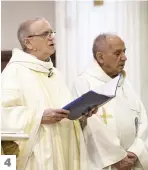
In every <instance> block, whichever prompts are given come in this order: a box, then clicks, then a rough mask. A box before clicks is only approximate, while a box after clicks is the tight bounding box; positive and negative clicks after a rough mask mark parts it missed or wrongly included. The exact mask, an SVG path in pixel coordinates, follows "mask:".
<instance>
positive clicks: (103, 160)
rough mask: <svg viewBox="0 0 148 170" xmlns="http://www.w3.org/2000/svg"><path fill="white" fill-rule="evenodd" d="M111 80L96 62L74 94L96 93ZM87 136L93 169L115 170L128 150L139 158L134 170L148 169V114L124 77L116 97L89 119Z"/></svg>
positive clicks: (88, 69) (78, 80) (75, 88)
mask: <svg viewBox="0 0 148 170" xmlns="http://www.w3.org/2000/svg"><path fill="white" fill-rule="evenodd" d="M110 80H111V78H110V77H109V76H108V75H107V74H106V73H105V72H104V71H103V70H102V69H101V67H100V66H99V65H98V64H97V62H96V61H95V60H94V61H93V62H92V64H91V65H90V66H88V67H87V68H86V70H84V71H83V72H82V73H81V74H80V75H79V76H78V78H77V79H76V81H75V83H74V87H73V95H74V96H75V97H78V96H81V95H82V94H84V93H85V92H87V91H89V90H95V91H96V89H97V88H98V89H99V88H101V87H102V86H103V85H104V84H105V83H107V82H109V81H110ZM105 116H106V119H104V118H103V117H105ZM83 133H84V136H85V142H86V145H87V152H88V157H89V164H90V169H91V170H101V169H108V170H109V169H110V170H113V169H114V168H112V167H111V165H112V164H114V163H116V162H118V161H120V160H121V159H123V158H124V157H125V156H126V155H127V151H131V152H133V153H135V154H136V155H137V156H138V161H137V163H136V165H135V167H134V168H133V169H132V170H148V148H147V145H148V143H147V142H146V139H147V138H148V120H147V114H146V111H145V109H144V106H143V104H142V102H141V101H140V99H139V98H138V97H137V95H136V94H135V92H134V91H133V89H132V88H131V85H130V84H129V82H128V80H127V79H126V77H125V75H124V74H123V77H122V79H121V80H120V82H119V86H118V88H117V95H116V97H115V98H114V99H112V100H111V101H110V102H108V103H107V104H105V105H104V106H103V107H101V108H99V110H98V113H97V114H96V115H93V116H92V117H91V118H89V119H88V120H87V126H86V127H85V128H84V130H83Z"/></svg>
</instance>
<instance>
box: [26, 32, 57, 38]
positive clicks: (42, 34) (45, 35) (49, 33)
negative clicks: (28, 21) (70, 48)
mask: <svg viewBox="0 0 148 170" xmlns="http://www.w3.org/2000/svg"><path fill="white" fill-rule="evenodd" d="M55 33H56V32H55V31H51V32H49V31H45V32H43V33H41V34H36V35H29V36H28V37H27V38H31V37H50V38H52V37H54V34H55ZM49 35H50V36H49ZM52 35H53V36H52Z"/></svg>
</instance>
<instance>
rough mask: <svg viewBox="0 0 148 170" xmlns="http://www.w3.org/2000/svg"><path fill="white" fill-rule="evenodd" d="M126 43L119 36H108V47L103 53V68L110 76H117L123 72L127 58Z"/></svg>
mask: <svg viewBox="0 0 148 170" xmlns="http://www.w3.org/2000/svg"><path fill="white" fill-rule="evenodd" d="M125 51H126V48H125V44H124V42H123V41H122V40H121V39H120V38H119V37H117V36H113V37H108V38H107V48H106V50H105V51H104V53H103V54H102V61H101V62H102V64H101V66H102V69H103V70H104V71H105V72H106V74H108V75H109V76H110V77H112V78H113V77H115V76H117V75H118V74H119V73H121V72H122V70H123V69H124V66H125V62H126V60H127V58H126V55H125Z"/></svg>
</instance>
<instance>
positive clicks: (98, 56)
mask: <svg viewBox="0 0 148 170" xmlns="http://www.w3.org/2000/svg"><path fill="white" fill-rule="evenodd" d="M96 60H97V61H98V63H99V64H101V65H102V64H103V63H104V54H103V53H102V52H97V53H96Z"/></svg>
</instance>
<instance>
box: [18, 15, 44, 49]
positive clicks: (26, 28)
mask: <svg viewBox="0 0 148 170" xmlns="http://www.w3.org/2000/svg"><path fill="white" fill-rule="evenodd" d="M42 20H45V19H44V18H42V17H36V18H33V19H29V20H25V21H24V22H23V23H21V25H20V26H19V28H18V31H17V37H18V40H19V42H20V44H21V46H22V49H23V50H25V45H24V39H25V38H26V37H28V36H30V35H32V24H33V23H35V22H38V21H42ZM45 21H46V20H45Z"/></svg>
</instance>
